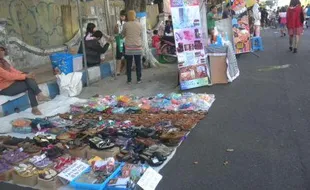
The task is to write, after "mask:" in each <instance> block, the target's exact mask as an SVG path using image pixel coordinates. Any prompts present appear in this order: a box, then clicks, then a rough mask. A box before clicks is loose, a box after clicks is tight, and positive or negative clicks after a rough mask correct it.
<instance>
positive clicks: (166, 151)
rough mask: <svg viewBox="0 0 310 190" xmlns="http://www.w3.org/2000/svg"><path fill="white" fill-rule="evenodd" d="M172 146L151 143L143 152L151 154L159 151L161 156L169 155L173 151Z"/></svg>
mask: <svg viewBox="0 0 310 190" xmlns="http://www.w3.org/2000/svg"><path fill="white" fill-rule="evenodd" d="M173 150H174V149H173V148H169V147H167V146H165V145H164V144H156V145H152V146H150V147H149V148H147V149H146V150H145V151H144V152H143V153H144V154H148V155H150V154H153V153H154V152H159V153H161V154H162V155H163V156H166V157H167V156H169V155H170V154H171V153H172V152H173Z"/></svg>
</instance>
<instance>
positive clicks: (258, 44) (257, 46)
mask: <svg viewBox="0 0 310 190" xmlns="http://www.w3.org/2000/svg"><path fill="white" fill-rule="evenodd" d="M252 51H264V46H263V40H262V38H261V37H253V38H252Z"/></svg>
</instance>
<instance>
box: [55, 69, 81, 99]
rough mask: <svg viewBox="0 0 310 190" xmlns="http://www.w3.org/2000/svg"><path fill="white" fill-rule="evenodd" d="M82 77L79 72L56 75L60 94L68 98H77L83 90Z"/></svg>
mask: <svg viewBox="0 0 310 190" xmlns="http://www.w3.org/2000/svg"><path fill="white" fill-rule="evenodd" d="M82 76H83V74H82V73H81V72H74V73H69V74H67V75H65V74H60V75H56V78H57V84H58V86H59V90H60V94H61V95H64V96H69V97H73V96H78V95H79V94H80V93H81V92H82V89H83V84H82Z"/></svg>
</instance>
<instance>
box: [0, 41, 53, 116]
mask: <svg viewBox="0 0 310 190" xmlns="http://www.w3.org/2000/svg"><path fill="white" fill-rule="evenodd" d="M6 55H7V52H6V48H5V47H4V46H2V45H0V95H4V96H15V95H18V94H20V93H23V92H26V91H28V97H29V101H30V105H31V107H32V113H33V114H34V115H42V113H41V111H40V110H39V109H38V101H48V100H49V98H48V97H46V96H44V95H43V93H42V92H41V90H40V89H39V87H38V84H37V83H36V81H35V75H34V74H33V73H23V72H21V71H19V70H17V69H15V68H14V67H13V66H12V65H10V63H9V62H8V61H7V60H6V59H5V58H4V57H5V56H6Z"/></svg>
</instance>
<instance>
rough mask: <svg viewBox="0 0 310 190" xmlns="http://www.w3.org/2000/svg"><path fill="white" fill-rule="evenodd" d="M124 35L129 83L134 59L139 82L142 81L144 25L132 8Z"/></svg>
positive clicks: (129, 82) (128, 14) (124, 28)
mask: <svg viewBox="0 0 310 190" xmlns="http://www.w3.org/2000/svg"><path fill="white" fill-rule="evenodd" d="M127 20H128V22H126V23H125V24H124V27H123V31H122V36H123V37H125V58H126V62H127V67H126V68H127V69H126V70H127V83H128V84H131V67H132V62H133V59H134V60H135V64H136V74H137V82H138V83H141V76H142V74H141V72H142V71H141V67H142V66H141V55H142V26H141V24H140V23H139V22H138V21H136V12H135V11H134V10H130V11H128V13H127Z"/></svg>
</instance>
